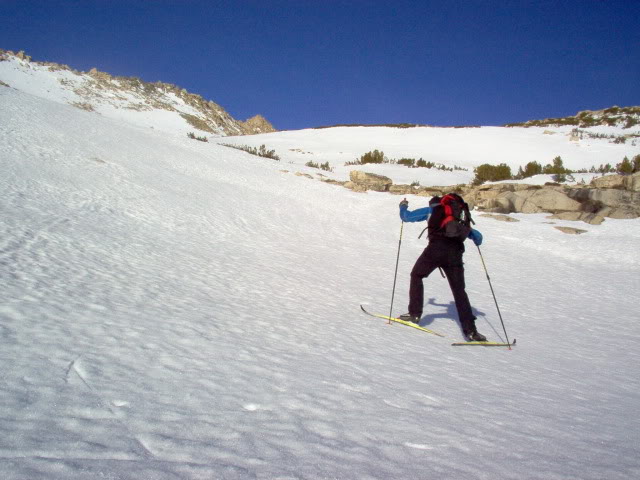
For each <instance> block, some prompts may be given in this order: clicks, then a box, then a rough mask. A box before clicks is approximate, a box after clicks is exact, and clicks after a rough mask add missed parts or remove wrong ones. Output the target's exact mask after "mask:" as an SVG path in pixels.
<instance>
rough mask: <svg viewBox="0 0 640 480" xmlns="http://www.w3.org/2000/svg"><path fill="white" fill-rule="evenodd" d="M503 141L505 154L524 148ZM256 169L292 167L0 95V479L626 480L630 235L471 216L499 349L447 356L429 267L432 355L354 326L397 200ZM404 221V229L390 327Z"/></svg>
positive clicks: (631, 454)
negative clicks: (506, 345) (501, 343)
mask: <svg viewBox="0 0 640 480" xmlns="http://www.w3.org/2000/svg"><path fill="white" fill-rule="evenodd" d="M476 130H477V135H476V133H474V135H476V137H475V138H476V139H477V141H478V142H480V141H481V140H482V138H483V137H482V135H481V134H482V132H483V131H486V132H487V135H489V136H491V135H499V133H498V132H497V131H496V130H494V129H476ZM434 131H435V129H434ZM510 131H516V130H510ZM429 132H430V130H422V129H413V130H412V131H399V130H396V129H384V130H376V131H373V137H370V138H369V140H367V139H366V136H367V135H371V134H372V130H369V129H335V131H331V130H327V131H303V132H282V133H280V134H276V135H273V136H268V137H265V136H263V138H270V139H271V138H272V139H274V140H273V141H270V142H269V143H268V147H269V148H274V147H278V148H277V149H280V145H291V148H297V147H293V145H297V146H298V147H300V148H303V147H304V149H306V150H312V151H313V152H314V160H315V158H317V157H321V158H333V157H331V156H332V155H338V154H339V153H337V152H343V153H342V154H341V155H343V156H344V157H345V158H349V159H353V157H355V155H356V154H361V153H363V152H364V151H368V150H369V149H370V148H367V149H363V148H364V146H365V145H367V146H371V147H374V148H375V146H376V144H379V143H382V142H381V141H379V140H381V138H382V136H386V140H385V141H387V142H388V143H387V145H390V144H391V142H395V143H396V144H397V147H396V150H393V149H390V151H389V153H390V154H392V155H400V154H401V152H404V153H403V154H408V153H411V152H415V153H419V150H418V149H417V148H415V149H413V150H411V149H408V148H407V150H402V148H404V147H403V146H402V145H404V144H411V142H410V139H411V138H414V137H412V135H422V136H424V138H425V139H426V140H428V141H429V145H431V146H432V148H433V150H434V151H440V152H445V151H446V150H447V148H448V147H447V148H445V147H444V146H439V143H438V142H437V140H438V138H440V137H438V138H436V137H435V136H431V135H430V133H429ZM474 132H475V130H474ZM494 132H496V133H494ZM393 134H398V135H399V137H398V138H397V139H395V140H393V139H392V136H393ZM459 134H460V132H459V131H456V130H453V129H452V130H450V135H451V138H449V139H447V138H446V136H443V139H442V141H443V142H444V143H445V144H446V145H448V146H449V147H451V148H453V146H454V145H456V144H457V143H456V141H455V138H454V137H455V136H456V135H459ZM520 134H521V139H520V140H519V141H520V142H522V152H523V155H528V154H527V153H526V152H528V151H529V150H534V151H535V150H536V149H537V148H541V147H537V146H536V145H537V144H538V142H540V141H542V140H541V139H544V138H546V137H543V136H540V135H537V134H536V133H535V130H533V129H528V130H522V132H520ZM520 134H519V135H520ZM505 138H506V137H504V138H503V137H501V141H503V140H505ZM549 138H553V136H549ZM349 139H351V140H349ZM426 140H425V142H426ZM261 141H262V143H264V140H263V139H262V138H260V136H258V137H245V138H242V139H239V140H238V142H239V143H243V142H254V143H255V144H257V145H259V144H260V143H259V142H261ZM303 141H304V143H303ZM514 141H515V140H514ZM278 142H280V143H278ZM564 143H567V144H568V142H567V140H566V138H563V139H560V140H559V141H558V144H557V145H558V148H560V145H563V144H564ZM425 145H426V143H425ZM568 145H569V146H568V147H566V148H568V149H570V148H575V147H573V146H571V145H570V144H568ZM414 146H415V145H414ZM602 147H603V149H605V150H607V149H609V148H614V146H613V145H611V146H609V145H607V144H603V145H602ZM618 147H620V146H617V145H616V146H615V148H618ZM385 148H386V146H385ZM459 148H461V149H462V148H464V149H469V151H471V147H470V146H464V145H462V146H460V147H459ZM505 148H506V147H505ZM509 148H511V147H509ZM627 148H629V147H628V146H627ZM287 151H288V150H287ZM425 152H426V150H425ZM278 153H283V154H284V155H290V157H287V158H286V159H284V160H282V161H280V162H276V161H273V160H269V159H264V158H258V157H255V156H251V155H249V154H246V153H244V152H241V151H238V150H234V149H229V148H226V147H223V146H219V145H215V144H212V143H203V142H198V141H193V140H190V139H188V138H186V136H182V135H181V136H177V135H176V136H174V135H166V134H165V133H164V132H160V131H157V130H152V129H150V128H144V127H140V126H136V125H131V124H128V123H125V122H122V121H119V120H117V119H111V118H107V117H105V116H101V115H97V114H95V113H90V112H85V111H82V110H79V109H76V108H73V107H71V106H68V105H64V104H62V103H57V102H54V101H51V100H46V99H42V98H40V97H37V96H33V95H31V94H28V93H23V92H21V91H18V90H15V89H13V88H6V87H0V168H1V170H2V175H1V176H0V202H1V203H0V208H1V210H2V214H1V215H0V278H1V279H2V285H3V288H2V289H0V362H1V363H2V365H3V367H4V368H3V371H2V377H1V388H2V395H1V396H0V433H1V434H0V478H3V479H7V480H13V479H15V480H17V479H25V478H28V479H32V480H34V479H47V480H50V479H54V480H55V479H64V480H70V479H94V478H111V479H142V478H144V479H178V478H180V479H212V478H216V479H247V478H255V479H281V480H284V479H320V478H323V479H324V478H326V479H328V478H339V479H346V478H357V479H389V478H429V479H459V478H472V479H495V478H501V479H545V480H547V479H568V478H580V479H594V480H595V479H602V478H607V479H629V478H636V477H638V476H639V475H640V460H639V459H640V451H639V450H640V447H639V445H640V420H639V417H638V415H637V408H638V404H639V402H640V376H639V375H638V365H639V360H640V354H639V353H638V348H637V345H638V343H639V342H640V333H639V330H638V328H637V321H638V314H637V292H638V289H639V287H640V283H639V281H638V278H640V277H639V273H640V258H639V257H638V254H637V252H638V251H639V249H638V247H640V220H613V219H607V220H606V221H605V222H604V223H603V224H602V225H599V226H592V225H587V224H582V223H580V224H576V223H573V222H565V221H551V220H548V219H547V218H546V215H542V214H541V215H524V214H519V215H513V217H515V218H516V219H518V220H520V222H517V223H505V222H498V221H496V220H494V219H492V218H488V217H483V216H481V215H479V214H476V216H475V218H476V221H477V228H478V229H479V230H480V231H482V233H483V235H484V238H485V243H484V244H483V246H482V247H481V248H482V254H483V256H484V259H485V261H486V264H487V268H488V271H489V274H490V277H491V282H492V285H493V288H494V290H495V293H496V298H497V300H498V302H499V305H500V310H501V312H502V316H503V319H504V321H505V325H506V329H507V332H508V333H509V336H510V338H517V340H518V341H517V346H516V347H514V348H513V349H512V350H511V351H509V350H507V349H502V348H493V349H486V348H485V349H483V348H480V347H478V348H476V347H451V346H450V343H451V342H454V341H459V340H460V339H461V334H460V329H459V326H458V324H457V322H456V314H455V308H454V306H453V299H452V297H451V294H450V291H449V289H448V286H447V284H446V281H444V280H443V279H442V278H440V277H439V275H437V274H434V275H432V276H431V277H430V278H429V279H428V280H427V281H426V298H427V299H429V304H428V305H427V306H426V308H425V316H424V318H423V322H422V324H423V325H424V326H427V327H428V328H432V329H433V330H436V331H438V332H441V333H443V334H444V335H446V338H444V339H443V338H438V337H435V336H430V335H428V334H425V333H423V332H418V331H416V330H414V329H410V328H406V327H404V326H399V325H392V326H389V325H387V324H386V323H385V322H384V321H383V320H378V319H374V318H371V317H367V316H365V315H363V314H362V313H361V312H360V309H359V304H360V303H363V304H365V305H367V306H368V308H369V309H370V310H373V311H377V312H380V313H383V314H386V313H388V310H389V302H390V299H391V293H392V292H391V289H392V284H393V274H394V268H395V262H396V254H397V252H398V240H399V234H400V221H399V218H398V214H397V203H398V200H399V198H398V197H395V196H392V195H389V194H383V193H373V192H370V193H367V194H357V193H354V192H351V191H349V190H347V189H344V188H342V187H338V186H334V185H329V184H325V183H322V182H319V181H316V180H311V179H308V178H305V177H299V176H295V175H294V174H293V171H294V170H295V171H297V168H295V167H296V165H294V166H293V167H294V168H292V166H291V165H290V164H289V159H293V158H294V153H295V152H290V153H286V152H285V151H284V150H283V151H282V152H280V151H278ZM385 153H387V152H386V150H385ZM415 153H414V154H415ZM498 153H499V152H498ZM498 153H497V154H498ZM558 154H563V152H562V151H558ZM617 154H618V153H616V155H617ZM299 155H300V156H302V154H299ZM424 155H425V156H426V153H425V154H424ZM500 155H502V154H500ZM296 158H297V157H296ZM497 158H498V160H499V159H500V158H501V157H499V156H498V157H497ZM563 158H564V156H563ZM587 159H588V161H591V157H589V156H588V155H587ZM549 160H550V159H549ZM291 161H293V160H291ZM296 161H297V160H296ZM481 161H482V159H481V158H478V157H474V158H472V159H470V160H469V164H468V165H469V166H472V165H473V163H474V162H481ZM604 161H605V160H602V161H598V163H603V162H604ZM567 163H568V162H567ZM287 169H289V170H292V172H290V173H285V172H283V170H287ZM409 200H410V202H411V203H410V208H414V207H419V206H424V202H425V199H424V198H420V197H412V196H410V197H409ZM550 222H555V223H554V224H553V225H552V224H549V223H550ZM559 225H567V226H568V225H571V226H577V227H579V228H583V229H585V230H587V231H588V232H587V233H585V234H583V235H566V234H564V233H561V232H559V231H558V230H556V229H554V228H553V227H554V226H559ZM422 228H423V225H421V224H407V225H405V226H404V228H403V237H402V243H401V250H400V262H399V269H398V272H399V273H398V277H397V287H396V292H395V308H394V313H395V314H399V313H403V312H404V311H405V309H406V303H407V291H408V282H409V272H410V270H411V267H412V265H413V262H414V261H415V259H416V258H417V257H418V255H419V254H420V252H421V251H422V249H423V248H424V240H418V239H417V236H418V234H419V232H420V231H421V230H422ZM465 262H466V271H467V290H468V293H469V296H470V299H471V302H472V305H473V306H474V308H475V310H476V313H477V315H478V327H479V330H480V331H481V332H482V333H485V334H486V335H487V336H489V337H490V338H491V339H494V340H499V339H504V338H503V337H504V334H503V333H502V326H501V324H500V321H499V318H498V316H497V312H496V308H495V305H494V301H493V297H492V295H491V291H490V289H489V284H488V282H487V278H486V274H485V271H484V269H483V267H482V263H481V261H480V257H479V255H478V251H477V249H476V248H475V247H474V246H473V245H469V246H468V248H467V253H466V255H465Z"/></svg>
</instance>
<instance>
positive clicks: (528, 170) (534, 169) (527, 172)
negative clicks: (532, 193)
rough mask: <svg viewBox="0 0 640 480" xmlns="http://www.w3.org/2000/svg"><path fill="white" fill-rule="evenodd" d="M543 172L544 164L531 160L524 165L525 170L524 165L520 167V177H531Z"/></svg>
mask: <svg viewBox="0 0 640 480" xmlns="http://www.w3.org/2000/svg"><path fill="white" fill-rule="evenodd" d="M541 173H542V165H540V164H539V163H538V162H529V163H527V164H526V165H525V166H524V170H523V169H522V167H520V168H519V169H518V175H517V177H518V178H529V177H533V176H534V175H539V174H541Z"/></svg>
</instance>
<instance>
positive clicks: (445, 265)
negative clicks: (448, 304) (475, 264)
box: [400, 194, 487, 342]
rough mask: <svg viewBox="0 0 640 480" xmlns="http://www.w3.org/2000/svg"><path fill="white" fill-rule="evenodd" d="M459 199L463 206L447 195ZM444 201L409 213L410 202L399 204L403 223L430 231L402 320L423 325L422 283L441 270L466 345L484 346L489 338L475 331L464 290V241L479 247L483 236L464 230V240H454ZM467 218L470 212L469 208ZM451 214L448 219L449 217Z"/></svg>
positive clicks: (410, 287) (472, 316) (449, 211)
mask: <svg viewBox="0 0 640 480" xmlns="http://www.w3.org/2000/svg"><path fill="white" fill-rule="evenodd" d="M447 197H451V198H454V199H455V197H457V199H459V200H460V202H462V204H463V205H465V206H466V204H464V201H463V200H462V198H461V197H459V196H458V195H455V194H450V195H447V196H446V197H445V198H447ZM441 201H443V199H442V198H440V197H438V196H436V197H433V198H432V199H431V200H430V201H429V206H428V207H423V208H419V209H416V210H413V211H410V210H409V202H408V200H407V199H406V198H405V199H404V200H402V201H401V202H400V218H401V219H402V221H403V222H423V221H425V220H428V222H427V228H426V230H427V231H428V238H429V244H428V245H427V247H426V248H425V249H424V251H423V252H422V254H421V255H420V257H418V260H417V261H416V263H415V265H414V266H413V269H412V270H411V283H410V286H409V313H406V314H404V315H401V316H400V319H402V320H405V321H410V322H413V323H415V324H418V323H419V322H420V318H421V317H422V309H423V306H424V285H423V279H424V278H427V277H428V276H429V275H430V274H431V272H433V271H434V270H435V269H436V268H440V269H442V271H444V274H445V275H446V277H447V280H448V281H449V287H451V293H453V298H454V300H455V304H456V309H457V311H458V318H459V319H460V326H461V327H462V333H463V335H464V337H465V339H466V340H467V341H476V342H484V341H486V340H487V338H486V337H485V336H484V335H482V334H481V333H479V332H478V330H477V329H476V324H475V320H476V317H475V315H474V314H473V312H472V311H471V304H470V302H469V297H468V296H467V292H466V290H465V282H464V266H463V262H462V254H463V253H464V240H465V238H470V239H471V240H473V242H474V243H475V244H476V245H478V246H480V245H481V244H482V234H481V233H480V232H479V231H478V230H474V229H472V228H471V227H470V225H469V226H467V227H466V228H467V229H468V230H469V231H468V233H467V230H463V232H464V236H462V237H460V235H458V237H452V236H450V235H449V234H448V233H447V231H446V230H445V225H446V224H447V222H448V221H450V220H452V217H451V209H450V208H449V209H448V210H446V209H445V206H444V205H442V204H441ZM466 211H467V215H468V208H467V210H466ZM447 213H449V215H447Z"/></svg>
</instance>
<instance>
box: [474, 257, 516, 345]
mask: <svg viewBox="0 0 640 480" xmlns="http://www.w3.org/2000/svg"><path fill="white" fill-rule="evenodd" d="M476 247H478V253H479V254H480V260H482V266H483V267H484V273H485V274H486V275H487V280H488V281H489V288H491V295H493V301H494V302H495V304H496V309H497V310H498V317H500V323H501V324H502V330H503V331H504V336H505V338H506V339H507V343H508V344H509V350H511V342H510V341H509V336H508V335H507V329H506V328H505V326H504V321H502V314H501V313H500V307H499V306H498V300H496V294H495V293H494V291H493V285H491V279H490V278H489V271H488V270H487V265H486V264H485V263H484V257H483V256H482V252H481V251H480V246H479V245H476Z"/></svg>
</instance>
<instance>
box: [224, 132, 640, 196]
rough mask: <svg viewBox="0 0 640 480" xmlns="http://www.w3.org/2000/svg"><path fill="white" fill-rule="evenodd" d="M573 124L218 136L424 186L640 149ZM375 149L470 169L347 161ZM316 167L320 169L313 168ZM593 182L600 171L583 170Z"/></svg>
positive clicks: (336, 168)
mask: <svg viewBox="0 0 640 480" xmlns="http://www.w3.org/2000/svg"><path fill="white" fill-rule="evenodd" d="M572 129H573V127H544V128H543V127H529V128H525V127H512V128H506V127H477V128H442V127H414V128H391V127H335V128H327V129H307V130H295V131H286V132H275V133H267V134H261V135H252V136H244V137H224V138H218V139H216V141H217V142H218V143H226V144H234V145H249V146H252V147H259V146H260V145H262V144H264V145H266V147H267V148H268V149H269V150H275V151H276V154H277V155H278V156H280V157H281V160H282V161H283V162H285V163H290V164H294V165H296V167H298V168H304V165H305V164H306V163H308V162H310V161H311V162H314V163H317V164H323V163H325V162H329V165H330V166H331V167H332V168H333V172H331V173H327V172H325V171H323V172H321V173H323V174H325V175H327V176H329V177H333V178H334V179H337V180H348V179H349V172H350V171H351V170H354V169H359V170H365V171H367V172H371V173H378V174H381V175H385V176H388V177H390V178H391V179H392V180H393V181H394V183H396V184H410V183H413V182H419V183H420V185H422V186H432V185H456V184H461V183H469V182H471V181H472V180H473V178H474V176H475V174H474V171H473V169H474V168H475V167H477V166H479V165H482V164H484V163H489V164H491V165H498V164H500V163H506V164H507V165H509V166H510V167H511V171H512V173H513V174H515V173H517V172H518V168H519V167H523V168H524V166H525V165H526V164H527V163H529V162H534V161H535V162H538V163H540V164H541V165H547V164H551V163H553V159H554V158H555V157H557V156H561V157H562V160H563V164H564V166H565V167H567V168H570V169H573V170H581V169H587V170H588V169H590V168H591V167H592V166H596V167H598V166H600V165H604V164H607V163H610V164H611V165H613V166H615V165H616V164H618V163H620V162H621V161H622V159H623V158H624V157H625V156H628V157H629V158H632V157H633V156H635V155H638V154H640V140H639V139H636V138H631V139H630V140H628V141H627V142H625V143H613V142H612V140H611V139H607V138H589V137H585V138H583V139H581V140H580V139H574V140H572V136H571V130H572ZM585 131H589V132H591V133H592V134H594V135H595V134H606V135H616V136H618V135H629V134H631V135H639V136H640V130H638V129H637V128H635V129H634V128H632V129H623V128H617V127H592V128H589V129H585ZM374 149H377V150H381V151H383V152H384V154H385V156H386V157H388V158H390V159H396V160H397V159H400V158H414V159H416V160H417V159H419V158H422V159H424V160H426V161H430V162H434V163H436V164H443V165H446V166H448V167H450V168H453V167H454V166H456V167H460V168H464V169H465V170H455V171H442V170H437V169H427V168H408V167H405V166H402V165H393V164H380V165H374V164H367V165H363V166H353V165H345V164H346V163H347V162H354V161H355V160H357V159H359V158H360V157H361V156H362V155H363V154H365V153H367V152H369V151H372V150H374ZM306 171H307V172H308V173H312V174H313V173H315V172H319V170H317V169H314V168H307V169H306ZM542 177H543V178H541V179H539V180H536V179H527V180H526V181H527V183H544V181H549V178H548V177H547V176H542ZM575 177H576V178H575V180H576V181H580V180H581V179H582V178H585V180H586V181H587V182H588V181H590V179H591V178H592V177H593V175H589V174H587V175H576V176H575Z"/></svg>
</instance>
